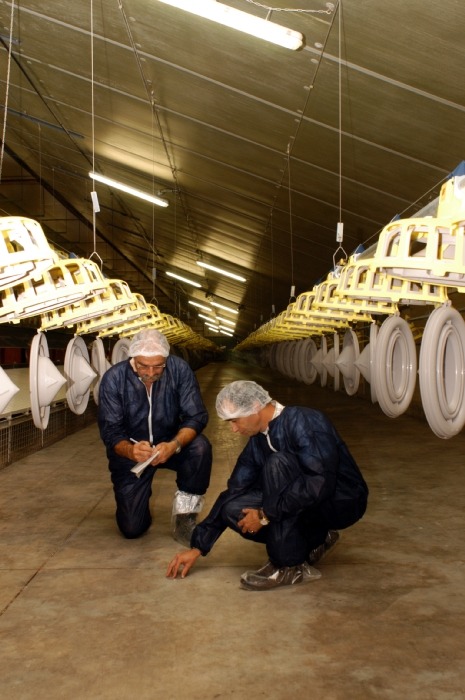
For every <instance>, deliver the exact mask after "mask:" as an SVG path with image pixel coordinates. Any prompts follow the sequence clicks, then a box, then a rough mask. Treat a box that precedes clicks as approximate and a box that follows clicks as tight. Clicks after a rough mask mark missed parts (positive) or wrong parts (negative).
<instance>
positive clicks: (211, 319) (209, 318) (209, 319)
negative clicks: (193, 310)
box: [198, 314, 216, 323]
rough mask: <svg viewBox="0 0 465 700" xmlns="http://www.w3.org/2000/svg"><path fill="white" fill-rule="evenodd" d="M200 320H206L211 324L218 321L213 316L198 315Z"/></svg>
mask: <svg viewBox="0 0 465 700" xmlns="http://www.w3.org/2000/svg"><path fill="white" fill-rule="evenodd" d="M198 316H199V318H204V319H206V320H207V321H208V322H209V323H215V321H216V319H215V318H214V317H213V316H205V314H198Z"/></svg>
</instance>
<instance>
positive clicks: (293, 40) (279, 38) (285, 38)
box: [160, 0, 304, 51]
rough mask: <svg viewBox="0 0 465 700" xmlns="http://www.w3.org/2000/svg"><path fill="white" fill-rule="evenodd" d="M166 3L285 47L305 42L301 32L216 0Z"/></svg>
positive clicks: (166, 1) (178, 0) (184, 0)
mask: <svg viewBox="0 0 465 700" xmlns="http://www.w3.org/2000/svg"><path fill="white" fill-rule="evenodd" d="M160 2H164V3H165V5H172V6H173V7H177V8H179V9H180V10H186V12H192V14H194V15H198V16H199V17H204V18H205V19H210V20H212V21H213V22H218V23H219V24H223V25H225V26H226V27H230V28H231V29H238V30H239V31H240V32H245V33H246V34H251V35H252V36H255V37H257V38H258V39H264V40H265V41H271V42H272V43H273V44H278V46H283V47H284V48H285V49H292V50H294V51H295V50H296V49H300V47H301V46H302V45H303V43H304V37H303V35H302V34H301V33H300V32H295V31H293V30H292V29H288V28H287V27H283V26H282V25H281V24H276V23H275V22H270V21H268V20H267V19H263V18H261V17H255V16H254V15H251V14H249V13H248V12H242V11H241V10H236V9H234V8H233V7H228V6H226V5H223V4H222V3H220V2H215V0H195V2H193V0H160Z"/></svg>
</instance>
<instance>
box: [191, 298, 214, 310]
mask: <svg viewBox="0 0 465 700" xmlns="http://www.w3.org/2000/svg"><path fill="white" fill-rule="evenodd" d="M188 303H189V304H192V306H198V308H199V309H203V310H204V311H211V308H210V307H209V306H205V304H200V303H199V302H198V301H191V300H190V299H189V301H188Z"/></svg>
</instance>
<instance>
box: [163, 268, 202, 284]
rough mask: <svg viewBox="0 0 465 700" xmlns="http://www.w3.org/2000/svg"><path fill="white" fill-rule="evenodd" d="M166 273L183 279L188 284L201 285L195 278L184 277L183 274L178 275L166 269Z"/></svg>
mask: <svg viewBox="0 0 465 700" xmlns="http://www.w3.org/2000/svg"><path fill="white" fill-rule="evenodd" d="M166 274H167V275H168V277H174V279H176V280H181V282H185V283H186V284H191V285H192V286H193V287H201V286H202V285H200V284H199V283H198V282H194V280H190V279H187V277H182V275H176V274H175V273H174V272H168V270H167V271H166Z"/></svg>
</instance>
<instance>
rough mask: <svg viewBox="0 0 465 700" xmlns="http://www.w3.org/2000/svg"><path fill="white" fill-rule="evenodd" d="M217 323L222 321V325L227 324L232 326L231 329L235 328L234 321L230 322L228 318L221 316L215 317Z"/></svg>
mask: <svg viewBox="0 0 465 700" xmlns="http://www.w3.org/2000/svg"><path fill="white" fill-rule="evenodd" d="M216 318H217V319H218V321H223V323H227V324H228V326H232V327H233V328H235V327H236V324H235V322H234V321H230V320H229V318H223V316H217V317H216Z"/></svg>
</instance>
